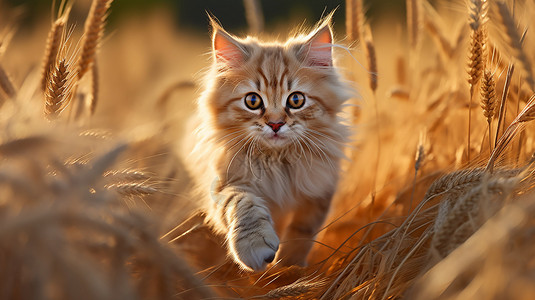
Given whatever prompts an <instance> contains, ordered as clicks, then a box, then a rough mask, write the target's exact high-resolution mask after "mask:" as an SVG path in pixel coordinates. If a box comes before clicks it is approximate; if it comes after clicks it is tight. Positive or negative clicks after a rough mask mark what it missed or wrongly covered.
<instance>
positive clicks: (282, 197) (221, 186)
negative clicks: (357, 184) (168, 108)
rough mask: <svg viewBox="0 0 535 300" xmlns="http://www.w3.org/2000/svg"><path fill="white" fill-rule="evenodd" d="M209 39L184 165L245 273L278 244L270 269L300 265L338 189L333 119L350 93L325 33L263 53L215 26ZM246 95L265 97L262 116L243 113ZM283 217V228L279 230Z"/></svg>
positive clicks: (341, 139)
mask: <svg viewBox="0 0 535 300" xmlns="http://www.w3.org/2000/svg"><path fill="white" fill-rule="evenodd" d="M327 35H328V36H327ZM213 39H214V49H213V52H214V53H213V57H214V62H213V65H212V67H211V70H210V71H209V73H208V74H207V76H206V78H205V80H204V82H205V87H204V92H203V93H202V95H201V97H200V99H199V100H198V114H197V116H196V117H195V121H194V123H193V124H195V125H194V127H195V128H196V129H195V130H194V132H195V138H196V140H195V143H194V146H192V147H190V151H189V153H190V155H189V157H188V158H187V161H188V162H189V166H190V168H191V170H190V171H191V172H192V174H193V177H194V178H195V180H196V183H197V185H198V192H199V194H200V196H201V199H203V200H202V203H200V205H201V206H202V208H203V210H204V211H205V212H206V214H207V216H208V220H209V222H210V223H211V224H212V225H213V228H214V229H215V230H216V231H217V232H219V233H221V234H225V235H226V237H227V242H228V248H229V253H230V255H231V256H232V257H233V258H234V260H235V261H236V262H237V263H238V264H239V265H241V266H242V267H243V268H244V269H249V270H250V269H253V270H261V269H263V268H264V267H265V265H266V263H268V262H270V261H271V260H273V256H274V255H275V252H277V250H278V248H279V236H280V235H282V236H283V241H287V242H285V243H283V244H282V245H281V249H280V250H279V251H278V253H277V259H280V260H282V264H286V265H289V264H299V265H304V264H305V262H306V261H305V259H306V255H307V253H308V252H309V250H310V247H311V245H312V240H313V238H314V234H315V233H316V231H317V229H318V228H319V227H320V226H321V224H322V223H323V221H324V219H325V215H326V213H327V211H328V208H329V204H330V201H331V197H332V194H333V193H334V189H335V186H336V185H337V181H338V173H339V162H340V159H342V158H343V156H344V154H343V148H344V145H345V143H346V140H347V137H348V133H349V130H348V128H347V127H346V126H345V125H343V124H342V119H341V117H340V116H339V114H340V112H341V109H342V105H343V103H344V102H345V101H346V100H347V99H348V98H349V97H350V95H351V89H350V88H349V86H348V85H347V84H346V83H345V82H344V81H342V80H341V78H340V77H339V75H338V73H337V70H336V69H335V68H334V67H333V66H332V57H331V47H332V45H333V44H332V34H331V29H330V25H329V23H328V21H327V22H323V23H322V24H320V26H318V27H317V28H316V29H315V30H313V31H312V32H311V33H310V34H309V35H299V36H296V37H293V38H290V39H289V40H288V41H286V42H284V43H279V42H270V43H265V42H262V41H259V40H258V39H256V38H254V37H247V38H246V39H238V38H236V37H233V36H231V35H230V34H228V33H226V32H224V31H223V29H222V28H221V27H219V26H218V25H216V24H214V36H213ZM326 41H327V42H326ZM295 91H298V92H301V93H303V94H304V95H305V97H306V105H305V106H304V107H303V108H302V109H296V110H294V109H288V108H286V107H285V103H286V99H287V97H288V96H289V95H290V94H291V93H292V92H295ZM250 92H255V93H258V94H259V95H260V96H261V97H262V99H263V101H264V104H265V110H262V111H261V110H258V111H251V110H248V109H247V108H246V107H245V105H244V97H245V96H246V95H247V94H248V93H250ZM279 119H280V120H283V121H284V122H285V125H283V127H281V132H282V133H281V135H283V136H284V137H285V139H284V140H283V141H282V142H279V141H271V140H270V139H269V136H270V135H271V134H273V133H272V132H271V129H270V128H269V127H268V126H267V125H266V123H267V122H269V121H270V120H279ZM283 129H284V130H283ZM288 216H289V217H290V218H291V222H290V225H289V227H287V228H282V227H283V221H282V220H284V219H285V218H286V217H288ZM275 228H277V230H276V231H277V232H275Z"/></svg>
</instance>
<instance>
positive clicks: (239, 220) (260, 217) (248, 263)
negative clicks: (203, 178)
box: [218, 188, 279, 271]
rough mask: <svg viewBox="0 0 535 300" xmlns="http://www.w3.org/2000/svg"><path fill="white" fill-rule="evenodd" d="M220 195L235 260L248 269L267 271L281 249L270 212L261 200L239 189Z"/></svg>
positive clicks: (228, 239)
mask: <svg viewBox="0 0 535 300" xmlns="http://www.w3.org/2000/svg"><path fill="white" fill-rule="evenodd" d="M221 195H222V196H223V197H222V201H221V202H220V203H219V205H218V209H219V210H220V215H221V217H222V218H224V221H225V224H226V225H227V229H228V231H227V241H228V246H229V250H230V253H231V254H232V256H233V258H234V260H235V261H236V262H237V263H238V264H240V265H241V266H242V267H244V268H246V269H253V270H255V271H257V270H262V269H264V268H265V266H266V264H268V263H270V262H272V261H273V259H274V257H275V253H276V252H277V250H278V248H279V238H278V236H277V234H276V233H275V230H274V229H273V221H272V218H271V214H270V211H269V209H268V208H267V206H266V205H265V203H264V201H263V200H262V199H261V198H259V197H256V196H255V195H253V194H251V193H248V192H244V191H241V190H239V189H235V188H226V189H225V190H224V191H223V192H222V193H221Z"/></svg>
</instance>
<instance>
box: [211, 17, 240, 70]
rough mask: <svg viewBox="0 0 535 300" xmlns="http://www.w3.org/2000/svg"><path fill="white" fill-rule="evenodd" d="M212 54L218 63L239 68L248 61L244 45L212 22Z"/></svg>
mask: <svg viewBox="0 0 535 300" xmlns="http://www.w3.org/2000/svg"><path fill="white" fill-rule="evenodd" d="M212 28H213V35H212V52H213V54H214V58H215V60H216V61H217V62H223V63H226V64H229V65H231V66H238V65H240V64H241V63H243V62H245V60H246V53H247V52H246V51H245V47H244V45H243V44H241V43H240V42H239V41H238V40H237V39H235V38H234V37H233V36H231V35H230V34H228V33H227V32H226V31H225V30H223V28H221V26H219V25H218V24H217V23H215V21H213V20H212Z"/></svg>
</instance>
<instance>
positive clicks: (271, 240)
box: [229, 222, 279, 271]
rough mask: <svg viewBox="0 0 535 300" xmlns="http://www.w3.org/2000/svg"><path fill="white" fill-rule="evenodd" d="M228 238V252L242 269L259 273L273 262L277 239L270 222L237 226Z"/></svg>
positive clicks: (277, 244) (277, 247)
mask: <svg viewBox="0 0 535 300" xmlns="http://www.w3.org/2000/svg"><path fill="white" fill-rule="evenodd" d="M231 232H232V233H231V234H230V236H229V247H230V252H231V253H232V255H233V256H234V260H235V261H236V262H237V263H238V264H240V265H241V266H242V267H243V268H244V269H248V270H254V271H260V270H263V269H264V268H265V267H266V265H267V264H268V263H270V262H272V261H273V259H274V258H275V254H276V253H277V250H278V249H279V237H278V236H277V234H276V233H275V230H274V229H273V226H272V225H271V223H270V222H257V223H256V224H249V226H237V227H236V228H235V229H234V230H233V231H231Z"/></svg>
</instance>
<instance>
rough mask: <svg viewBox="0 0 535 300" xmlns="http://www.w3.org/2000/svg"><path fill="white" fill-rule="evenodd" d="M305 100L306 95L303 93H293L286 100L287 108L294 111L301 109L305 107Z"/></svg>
mask: <svg viewBox="0 0 535 300" xmlns="http://www.w3.org/2000/svg"><path fill="white" fill-rule="evenodd" d="M305 100H306V99H305V95H303V93H301V92H295V93H291V94H290V96H288V100H286V107H288V108H293V109H298V108H301V107H303V105H305Z"/></svg>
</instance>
